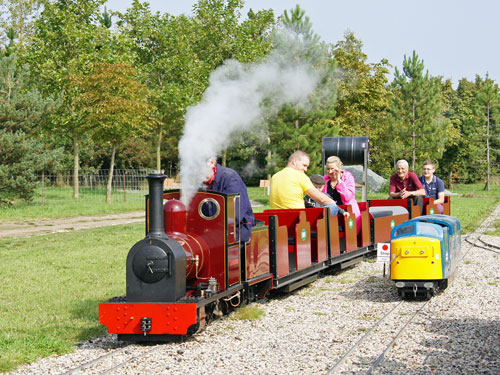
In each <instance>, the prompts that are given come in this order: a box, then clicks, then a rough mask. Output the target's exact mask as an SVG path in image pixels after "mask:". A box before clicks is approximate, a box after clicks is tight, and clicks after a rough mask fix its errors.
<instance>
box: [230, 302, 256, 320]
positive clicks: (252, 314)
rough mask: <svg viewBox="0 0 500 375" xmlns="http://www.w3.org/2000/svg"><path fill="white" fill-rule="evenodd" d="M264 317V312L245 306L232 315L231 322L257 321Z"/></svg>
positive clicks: (251, 306) (252, 306)
mask: <svg viewBox="0 0 500 375" xmlns="http://www.w3.org/2000/svg"><path fill="white" fill-rule="evenodd" d="M263 316H264V310H262V309H261V308H259V307H257V306H255V305H247V306H244V307H242V308H240V309H238V310H236V311H235V312H234V313H233V314H232V315H231V319H233V320H259V319H260V318H262V317H263Z"/></svg>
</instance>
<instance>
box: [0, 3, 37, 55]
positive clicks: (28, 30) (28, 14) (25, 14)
mask: <svg viewBox="0 0 500 375" xmlns="http://www.w3.org/2000/svg"><path fill="white" fill-rule="evenodd" d="M40 7H41V1H40V0H0V30H5V34H3V33H2V34H0V44H4V45H7V44H11V43H15V44H16V45H17V47H19V48H24V44H25V42H26V40H27V39H28V38H29V37H30V36H31V35H32V34H33V32H34V27H33V22H34V20H35V19H36V18H37V17H38V16H39V13H40Z"/></svg>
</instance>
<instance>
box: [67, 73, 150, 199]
mask: <svg viewBox="0 0 500 375" xmlns="http://www.w3.org/2000/svg"><path fill="white" fill-rule="evenodd" d="M72 79H73V85H74V86H75V87H76V88H78V91H79V95H78V96H77V97H76V98H75V107H76V109H77V111H78V112H79V113H80V114H82V116H83V122H84V123H86V124H87V127H88V128H89V129H92V133H93V137H94V139H95V141H96V142H99V143H109V144H110V145H111V150H112V151H111V162H110V166H109V175H108V183H107V189H106V202H107V203H111V192H112V190H111V189H112V181H113V171H114V166H115V154H116V148H117V146H118V145H120V144H122V143H123V142H124V141H125V139H127V138H131V137H135V136H137V135H139V134H144V133H145V132H146V131H148V130H149V129H150V127H151V126H152V124H153V121H154V120H153V119H152V118H151V116H150V114H151V113H152V112H153V107H152V106H151V105H150V104H149V103H148V97H149V90H148V89H147V88H146V87H145V86H144V85H142V84H141V83H139V82H138V81H137V71H136V70H135V69H133V68H132V67H131V66H130V65H128V64H108V63H98V64H96V65H95V67H94V69H93V70H92V72H91V73H90V74H88V75H87V74H85V75H78V76H75V77H72Z"/></svg>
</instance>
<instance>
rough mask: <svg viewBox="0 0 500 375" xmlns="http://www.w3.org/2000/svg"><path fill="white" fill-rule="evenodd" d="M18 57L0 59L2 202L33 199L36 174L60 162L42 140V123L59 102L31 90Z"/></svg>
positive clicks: (0, 181) (58, 157)
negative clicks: (19, 64) (44, 97)
mask: <svg viewBox="0 0 500 375" xmlns="http://www.w3.org/2000/svg"><path fill="white" fill-rule="evenodd" d="M17 62H18V60H17V56H16V55H15V54H12V55H10V56H3V57H1V58H0V202H2V203H5V202H11V201H13V200H15V199H19V198H20V199H24V200H31V198H32V196H33V192H34V189H35V187H36V183H35V180H36V179H35V172H37V171H42V170H43V169H44V168H45V167H46V166H47V165H48V164H50V163H52V164H54V163H57V162H58V160H60V159H61V154H62V150H60V149H56V150H53V149H51V148H49V147H47V145H46V144H44V143H43V142H42V140H41V137H40V135H41V134H40V123H42V122H43V121H45V119H46V118H47V117H48V116H49V115H50V113H51V112H52V111H53V110H54V108H55V105H56V102H55V101H54V100H52V99H50V98H49V99H43V98H42V97H41V95H40V94H39V93H38V92H37V91H36V90H35V89H33V88H30V85H29V80H28V78H29V77H28V72H27V67H26V66H18V64H17Z"/></svg>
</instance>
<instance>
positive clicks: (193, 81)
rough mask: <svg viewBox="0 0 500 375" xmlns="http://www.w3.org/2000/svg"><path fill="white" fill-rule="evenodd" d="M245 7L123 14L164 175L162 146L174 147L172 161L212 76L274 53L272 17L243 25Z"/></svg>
mask: <svg viewBox="0 0 500 375" xmlns="http://www.w3.org/2000/svg"><path fill="white" fill-rule="evenodd" d="M242 4H243V2H242V1H234V0H233V1H221V0H217V1H214V0H210V1H208V0H200V1H199V2H198V3H197V4H196V5H195V6H194V15H193V17H186V16H184V15H181V16H178V17H174V16H171V15H169V14H164V15H160V14H159V13H156V14H152V13H151V10H150V9H149V6H148V5H147V4H145V3H142V4H141V3H140V2H139V1H137V0H136V1H134V2H133V4H132V7H131V8H129V9H128V10H127V12H126V13H125V14H120V18H121V21H120V22H119V26H120V29H121V30H122V32H123V33H125V34H126V35H127V36H128V37H129V38H130V40H131V44H130V46H131V49H132V50H133V51H134V53H135V55H136V60H135V63H134V66H135V67H136V68H137V69H138V71H139V72H140V74H141V76H142V78H143V82H144V84H145V85H146V86H148V88H150V90H151V96H152V103H153V105H154V106H155V107H156V108H157V111H156V113H155V116H156V118H157V119H158V125H157V126H156V128H155V129H154V133H155V144H156V155H157V157H156V168H157V169H161V157H160V155H161V148H162V144H168V145H169V154H170V157H171V158H173V161H176V159H177V157H176V156H177V144H178V141H179V138H180V136H181V134H182V129H183V124H184V115H185V113H186V109H187V107H189V106H191V105H194V104H196V103H198V102H199V101H200V98H201V96H202V94H203V92H204V91H205V89H206V88H207V87H208V77H209V75H210V73H211V72H212V71H213V70H215V68H217V67H218V66H219V65H221V64H222V63H223V62H224V60H225V59H228V58H236V59H238V60H240V61H252V60H254V59H256V58H257V57H258V56H262V55H263V54H265V52H267V51H268V49H269V45H270V44H269V43H266V42H265V39H264V36H265V34H266V31H267V30H268V27H269V25H271V24H272V22H273V17H272V12H270V11H267V12H265V11H263V12H258V13H254V12H250V13H249V18H248V20H245V21H243V22H241V21H240V19H239V12H238V10H239V9H241V8H242Z"/></svg>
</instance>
